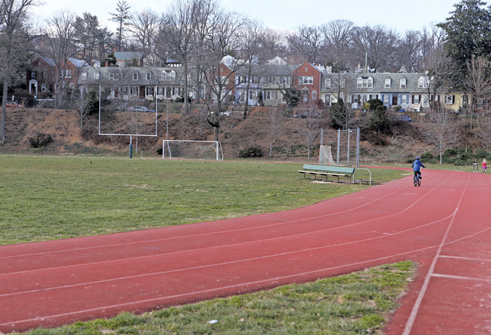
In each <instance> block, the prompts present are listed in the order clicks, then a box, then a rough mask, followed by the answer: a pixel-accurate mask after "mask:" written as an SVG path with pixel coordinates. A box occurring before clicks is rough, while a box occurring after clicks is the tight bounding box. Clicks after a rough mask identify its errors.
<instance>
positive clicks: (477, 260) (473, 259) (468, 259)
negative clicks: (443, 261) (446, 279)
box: [440, 228, 491, 262]
mask: <svg viewBox="0 0 491 335" xmlns="http://www.w3.org/2000/svg"><path fill="white" fill-rule="evenodd" d="M490 229H491V228H487V229H485V231H487V230H490ZM479 233H480V234H481V233H482V231H481V232H479ZM473 235H475V234H472V235H468V236H466V239H467V238H469V237H471V236H473ZM452 243H454V242H450V243H445V245H450V244H452ZM440 258H448V259H457V260H462V261H476V262H491V259H484V258H474V257H461V256H445V255H440Z"/></svg>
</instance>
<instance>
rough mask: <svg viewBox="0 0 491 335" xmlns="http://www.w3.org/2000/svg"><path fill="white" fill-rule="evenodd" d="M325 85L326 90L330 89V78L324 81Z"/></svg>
mask: <svg viewBox="0 0 491 335" xmlns="http://www.w3.org/2000/svg"><path fill="white" fill-rule="evenodd" d="M325 85H326V88H330V87H331V78H328V79H326V81H325Z"/></svg>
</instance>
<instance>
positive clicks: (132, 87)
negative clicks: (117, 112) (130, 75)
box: [130, 86, 138, 95]
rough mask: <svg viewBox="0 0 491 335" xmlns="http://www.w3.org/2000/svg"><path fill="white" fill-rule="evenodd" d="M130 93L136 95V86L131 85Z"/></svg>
mask: <svg viewBox="0 0 491 335" xmlns="http://www.w3.org/2000/svg"><path fill="white" fill-rule="evenodd" d="M130 89H131V95H138V86H131V88H130Z"/></svg>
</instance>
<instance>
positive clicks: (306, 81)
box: [298, 76, 314, 85]
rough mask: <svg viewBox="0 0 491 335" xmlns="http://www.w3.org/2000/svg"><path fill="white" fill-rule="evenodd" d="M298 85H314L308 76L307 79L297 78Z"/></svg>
mask: <svg viewBox="0 0 491 335" xmlns="http://www.w3.org/2000/svg"><path fill="white" fill-rule="evenodd" d="M298 83H299V84H300V85H309V84H313V83H314V77H312V76H309V77H299V78H298Z"/></svg>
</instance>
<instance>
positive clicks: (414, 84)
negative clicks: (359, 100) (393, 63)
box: [321, 73, 426, 94]
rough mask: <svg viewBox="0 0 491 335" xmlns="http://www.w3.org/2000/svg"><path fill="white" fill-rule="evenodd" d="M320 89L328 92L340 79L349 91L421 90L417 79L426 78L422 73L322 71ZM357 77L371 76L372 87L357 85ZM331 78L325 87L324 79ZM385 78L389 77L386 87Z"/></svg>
mask: <svg viewBox="0 0 491 335" xmlns="http://www.w3.org/2000/svg"><path fill="white" fill-rule="evenodd" d="M322 78H323V80H322V88H321V91H324V92H329V91H332V90H335V89H337V87H338V82H339V80H340V79H344V80H345V84H346V85H347V88H348V91H349V92H350V93H368V94H370V93H382V92H383V93H409V92H422V91H424V90H425V89H423V88H420V87H418V80H419V79H420V78H426V75H425V74H424V73H340V74H338V73H323V75H322ZM358 78H363V79H368V78H372V81H373V85H372V87H358V85H357V82H358ZM325 79H331V87H326V80H325ZM386 79H389V80H390V81H389V82H388V87H386V85H385V84H386ZM401 79H405V87H401Z"/></svg>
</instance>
